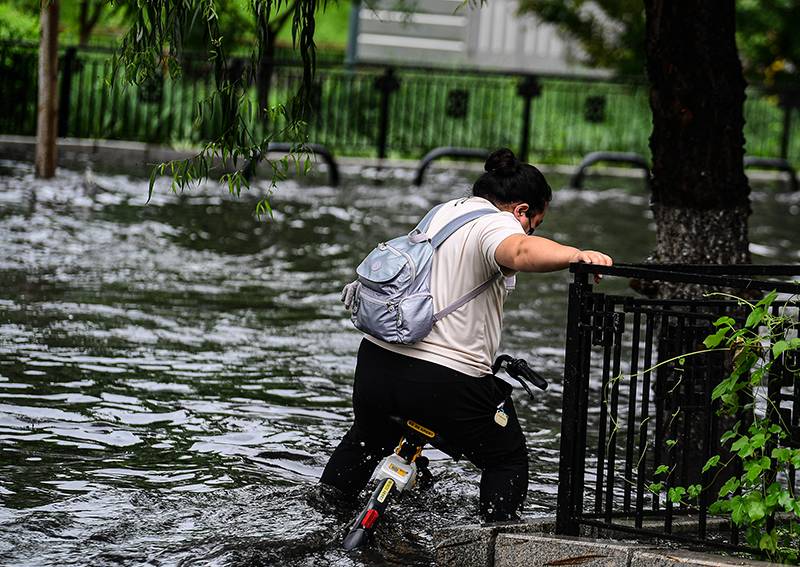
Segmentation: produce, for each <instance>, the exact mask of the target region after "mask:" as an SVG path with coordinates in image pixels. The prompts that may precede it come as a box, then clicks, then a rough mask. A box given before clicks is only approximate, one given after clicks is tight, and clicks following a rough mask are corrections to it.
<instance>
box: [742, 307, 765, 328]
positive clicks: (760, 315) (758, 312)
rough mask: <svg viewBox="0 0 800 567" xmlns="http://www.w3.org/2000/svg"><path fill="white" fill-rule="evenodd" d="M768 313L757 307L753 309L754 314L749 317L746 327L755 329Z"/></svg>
mask: <svg viewBox="0 0 800 567" xmlns="http://www.w3.org/2000/svg"><path fill="white" fill-rule="evenodd" d="M765 314H766V311H765V309H764V308H763V307H756V308H755V309H753V312H752V313H750V315H749V316H748V317H747V322H746V323H745V324H744V325H745V327H749V328H753V327H755V326H756V325H758V324H759V323H760V322H761V320H762V319H764V315H765Z"/></svg>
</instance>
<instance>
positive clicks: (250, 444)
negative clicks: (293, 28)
mask: <svg viewBox="0 0 800 567" xmlns="http://www.w3.org/2000/svg"><path fill="white" fill-rule="evenodd" d="M342 175H343V183H342V186H341V187H337V188H331V187H328V186H326V177H325V175H324V173H323V172H320V174H319V175H318V176H316V177H312V178H309V179H299V180H296V179H295V180H292V179H290V180H288V181H286V182H285V183H283V184H281V185H280V186H279V187H278V188H277V189H276V190H275V191H274V193H273V194H272V195H271V196H270V203H271V205H272V207H273V209H274V216H273V217H272V218H270V217H266V218H261V219H257V218H255V217H254V216H253V211H254V209H255V203H256V197H257V196H258V195H259V194H260V193H261V192H263V191H266V190H268V185H267V184H266V183H264V182H258V183H256V184H255V185H254V187H253V189H252V190H251V191H250V192H248V193H247V194H246V195H243V196H242V197H241V198H238V199H234V198H231V197H230V196H228V195H226V191H225V190H224V189H220V188H219V187H217V186H216V184H213V183H212V184H208V185H205V186H202V187H199V188H197V189H194V190H192V191H190V192H186V193H184V194H181V195H175V194H173V193H172V192H171V191H170V190H169V183H168V181H165V180H159V182H158V183H157V186H156V191H155V194H154V196H153V198H152V199H151V200H150V202H149V203H147V202H146V201H147V184H148V182H147V180H143V179H135V178H130V177H127V176H114V175H95V174H92V173H91V172H71V171H66V170H59V172H58V176H57V178H55V179H53V180H49V181H41V180H35V179H34V178H33V172H32V168H31V166H30V165H28V164H20V163H15V162H0V247H1V248H0V249H2V252H3V253H2V256H0V284H2V285H1V286H0V449H1V450H2V452H0V564H2V565H4V566H18V565H19V566H23V565H25V566H35V565H42V566H44V565H48V566H49V565H60V566H61V565H81V566H84V565H86V566H107V565H137V566H138V565H142V566H150V565H152V566H172V565H175V566H201V565H202V566H209V565H226V566H227V565H230V566H257V565H286V566H307V565H320V566H322V565H325V566H327V565H338V566H365V565H431V564H432V557H433V532H434V530H435V529H436V528H438V527H442V526H448V525H453V524H463V523H474V522H475V521H476V520H477V483H478V478H479V473H478V471H477V470H476V469H474V468H473V467H472V466H471V465H469V464H467V463H463V462H460V463H454V462H452V461H451V460H449V459H448V458H447V457H445V456H444V455H443V454H441V453H438V452H437V451H431V452H428V454H429V456H430V457H431V460H432V466H431V468H432V471H433V473H434V475H435V476H436V477H437V479H436V482H435V484H434V485H433V487H431V488H426V489H424V490H419V491H415V492H413V493H412V494H410V495H408V496H407V497H404V498H403V499H401V500H400V501H398V502H397V503H396V504H393V505H392V506H391V507H390V508H389V511H388V513H387V515H386V517H385V519H384V520H383V521H382V523H381V524H380V526H379V529H378V531H377V533H376V537H375V539H374V541H373V543H372V545H371V546H370V547H369V548H368V549H366V550H359V551H350V552H348V551H344V550H343V549H341V546H340V542H341V538H342V536H343V527H344V525H345V523H346V522H347V521H349V520H350V519H351V518H352V516H353V515H354V514H355V513H356V510H355V509H354V508H352V507H348V506H347V505H344V504H338V503H336V502H331V501H329V500H326V499H325V498H324V497H323V496H321V495H320V494H318V493H317V491H316V490H315V486H316V482H317V479H318V478H319V475H320V474H321V472H322V469H323V467H324V466H325V463H326V460H327V457H328V455H329V454H330V453H331V451H332V449H333V447H334V446H335V445H336V444H337V442H338V440H339V439H340V437H341V436H342V435H343V434H344V433H345V431H346V430H347V428H348V426H349V422H350V418H351V409H350V402H349V397H350V388H351V382H352V369H353V366H354V361H355V353H356V349H357V346H358V343H359V340H360V335H359V333H358V332H357V331H356V330H355V329H354V328H352V326H351V324H350V322H349V319H348V318H347V313H346V312H345V311H344V310H343V308H342V307H341V303H340V301H339V290H340V289H341V287H342V285H344V284H345V283H347V282H349V281H350V280H351V279H352V278H353V272H354V268H355V266H356V265H357V263H358V262H359V261H360V259H361V257H363V255H364V254H366V253H367V252H368V251H369V249H370V248H371V247H372V246H373V245H374V244H375V243H376V242H378V241H381V240H386V239H388V238H391V237H393V236H396V235H398V234H401V233H404V232H407V231H408V230H410V228H411V227H412V226H413V224H414V223H415V222H416V220H417V219H419V218H420V217H421V216H422V215H423V214H424V213H425V212H426V211H427V210H428V209H429V208H430V207H431V206H432V205H434V204H436V203H437V202H440V201H442V200H446V199H449V198H453V197H458V196H462V195H464V194H466V193H467V192H468V191H469V187H470V183H471V181H472V180H473V179H474V178H475V177H476V173H475V172H473V171H433V172H430V173H429V174H428V179H427V180H426V184H425V185H424V186H423V187H421V188H419V187H414V186H413V185H412V179H413V176H414V172H413V171H411V170H403V169H397V170H391V171H377V170H374V169H370V168H363V167H356V166H352V167H348V168H343V170H342ZM548 178H549V179H550V182H551V184H552V185H553V187H554V188H556V189H557V190H556V196H555V199H554V201H553V203H552V205H551V207H550V211H549V212H548V216H547V219H546V221H545V223H544V224H542V226H541V228H540V229H539V230H537V234H541V235H543V236H548V237H551V238H556V239H557V240H559V241H561V242H563V243H566V244H574V245H576V246H581V247H591V248H597V249H602V250H604V251H606V252H608V253H609V254H611V255H612V256H613V257H614V258H615V260H616V261H618V262H638V261H641V260H642V259H643V258H644V257H646V256H647V254H648V252H649V251H650V249H651V248H652V246H653V243H654V232H653V230H654V229H653V226H652V219H651V215H650V213H649V210H648V201H647V196H646V192H645V189H644V184H643V182H642V180H641V179H639V178H633V179H630V178H599V177H590V178H589V179H588V180H587V181H586V184H587V185H588V186H589V187H590V188H591V189H584V190H581V191H577V190H571V189H559V188H561V187H565V186H566V185H567V182H568V178H567V177H566V176H565V175H557V174H553V175H549V176H548ZM753 201H754V215H753V217H751V240H752V241H753V252H754V262H759V263H797V262H798V261H800V255H799V254H798V250H800V222H798V218H800V195H796V194H791V193H789V192H788V188H787V187H786V183H785V182H783V181H780V180H779V181H773V182H768V183H767V182H762V183H760V184H759V185H757V184H756V183H754V193H753ZM607 280H608V281H604V282H603V283H602V284H600V285H601V286H604V288H603V289H604V290H605V291H608V292H614V293H618V292H619V293H624V292H627V291H626V288H625V284H624V282H614V281H611V280H609V279H608V278H607ZM569 281H570V277H569V274H568V273H556V274H547V275H525V276H521V277H520V278H519V280H518V284H517V290H516V291H515V292H514V293H513V294H512V296H511V298H510V299H509V302H508V306H507V318H506V327H505V331H504V339H503V344H502V352H507V353H509V354H511V355H513V356H522V357H525V358H526V359H527V360H528V361H529V363H530V364H531V365H532V366H534V367H535V368H536V369H538V370H539V371H540V373H542V374H543V375H544V376H545V377H546V378H547V379H548V380H549V381H550V388H549V389H548V390H547V391H546V392H539V393H537V395H536V398H535V400H530V399H528V398H527V397H526V395H525V393H524V392H523V391H521V390H517V393H516V398H517V400H518V408H519V409H518V411H519V414H520V418H521V420H522V422H523V429H524V431H525V432H526V435H527V439H528V444H529V448H530V452H531V486H530V491H529V497H528V505H527V509H526V514H527V515H528V516H529V517H537V516H547V515H552V514H553V513H554V511H555V496H556V488H557V469H558V462H557V450H558V435H559V413H560V408H561V400H560V392H561V379H560V376H561V372H562V368H563V346H564V325H565V319H566V315H565V314H566V304H567V286H568V284H569Z"/></svg>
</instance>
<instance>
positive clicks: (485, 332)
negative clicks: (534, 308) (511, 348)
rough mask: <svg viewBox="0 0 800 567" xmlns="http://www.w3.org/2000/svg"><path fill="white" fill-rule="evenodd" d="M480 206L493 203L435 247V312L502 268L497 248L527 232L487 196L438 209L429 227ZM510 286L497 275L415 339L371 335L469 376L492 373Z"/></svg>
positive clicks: (392, 347)
mask: <svg viewBox="0 0 800 567" xmlns="http://www.w3.org/2000/svg"><path fill="white" fill-rule="evenodd" d="M477 209H493V210H495V211H497V213H496V214H490V215H484V216H482V217H480V218H478V219H477V220H474V221H472V222H470V223H469V224H467V225H466V226H463V227H461V228H460V229H459V230H457V231H456V232H455V233H453V234H452V235H451V236H450V238H448V239H447V240H446V241H445V242H444V243H443V244H442V245H441V246H440V247H439V248H438V250H437V251H436V253H435V255H434V260H433V267H432V273H431V293H433V298H434V310H435V311H436V312H438V311H440V310H441V309H444V308H445V307H447V306H448V305H450V304H452V303H453V302H455V301H456V300H458V299H459V298H460V297H462V296H463V295H465V294H467V293H469V292H470V291H471V290H473V289H474V288H476V287H478V286H479V285H481V284H482V283H484V282H485V281H486V280H488V279H489V278H490V277H492V275H494V274H496V273H497V272H499V271H500V265H499V264H498V263H497V260H496V259H495V251H496V250H497V247H498V246H499V245H500V243H501V242H502V241H503V240H505V239H506V238H508V237H509V236H512V235H514V234H524V231H523V230H522V226H521V225H520V223H519V221H517V220H516V219H515V218H514V215H513V214H511V213H510V212H500V211H499V209H497V207H495V206H494V205H493V204H492V203H490V202H489V201H487V200H486V199H483V198H480V197H470V198H468V199H458V200H454V201H450V202H448V203H446V204H445V205H444V207H442V209H441V210H440V211H438V212H437V213H436V215H435V216H434V217H433V220H432V221H431V226H430V228H429V230H428V233H429V234H434V233H435V232H436V231H437V230H439V229H440V228H442V227H443V226H444V225H445V224H447V223H448V222H449V221H451V220H452V219H454V218H456V217H457V216H460V215H462V214H464V213H466V212H469V211H472V210H477ZM509 287H512V286H510V285H508V283H507V280H506V278H505V277H501V278H500V279H498V280H497V281H496V282H494V284H493V285H492V286H490V287H489V289H487V290H486V291H484V292H483V293H481V294H480V295H478V296H477V297H476V298H474V299H473V300H472V301H470V302H469V303H467V304H466V305H463V306H462V307H460V308H459V309H457V310H456V311H453V312H452V313H450V314H449V315H447V316H446V317H445V318H443V319H442V320H441V321H439V322H438V323H436V324H435V325H434V327H433V331H431V333H430V334H429V335H428V336H427V337H425V338H424V339H423V340H422V341H420V342H418V343H416V344H413V345H407V346H405V345H395V344H389V343H385V342H383V341H380V340H378V339H375V338H374V337H371V336H366V338H367V339H368V340H370V341H372V342H374V343H376V344H378V345H380V346H382V347H384V348H387V349H389V350H392V351H394V352H398V353H401V354H404V355H406V356H411V357H414V358H419V359H422V360H427V361H429V362H434V363H436V364H440V365H442V366H446V367H448V368H452V369H453V370H457V371H458V372H462V373H464V374H467V375H470V376H476V377H477V376H485V375H486V374H490V373H491V367H492V361H493V359H494V355H495V352H496V351H497V348H498V346H499V344H500V332H501V330H502V326H503V303H504V302H505V300H506V298H507V297H508V293H509V289H508V288H509Z"/></svg>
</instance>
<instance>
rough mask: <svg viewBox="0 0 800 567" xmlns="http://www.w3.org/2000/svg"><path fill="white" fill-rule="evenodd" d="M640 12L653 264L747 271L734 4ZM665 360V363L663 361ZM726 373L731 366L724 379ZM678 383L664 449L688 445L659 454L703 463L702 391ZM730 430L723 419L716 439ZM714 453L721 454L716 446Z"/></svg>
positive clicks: (654, 5) (682, 2) (689, 0)
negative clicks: (698, 408)
mask: <svg viewBox="0 0 800 567" xmlns="http://www.w3.org/2000/svg"><path fill="white" fill-rule="evenodd" d="M644 4H645V15H646V22H647V24H646V26H647V30H646V32H647V33H646V40H645V50H646V53H647V74H648V77H649V79H650V106H651V108H652V111H653V133H652V135H651V137H650V149H651V151H652V155H653V171H652V174H653V178H652V200H651V207H652V210H653V214H654V217H655V222H656V248H655V250H653V252H652V254H651V258H650V259H649V261H652V262H659V263H686V264H744V263H749V262H750V252H749V240H748V237H747V219H748V216H749V215H750V187H749V185H748V182H747V177H746V176H745V174H744V133H743V130H744V116H743V107H744V99H745V86H746V83H745V80H744V77H743V74H742V66H741V62H740V61H739V57H738V52H737V49H736V43H735V36H734V34H735V5H734V0H645V1H644ZM639 291H642V292H643V293H645V294H647V295H649V296H651V297H656V298H659V299H669V298H680V299H701V298H702V297H703V295H704V294H706V293H708V292H710V291H720V290H714V289H711V288H709V287H707V286H698V285H687V284H666V283H656V284H652V285H650V286H649V287H648V289H641V288H640V289H639ZM724 291H729V292H733V293H737V291H736V290H724ZM738 293H739V294H740V295H743V294H744V293H745V292H738ZM701 310H702V308H701ZM729 315H731V316H734V315H736V314H734V313H729ZM695 348H696V347H695V345H691V346H687V349H688V350H693V349H695ZM663 354H664V353H659V358H660V359H661V356H662V355H663ZM730 370H731V366H730V363H729V362H728V363H727V364H726V365H725V368H724V370H723V372H729V371H730ZM676 376H677V378H676V380H677V383H680V381H681V380H683V381H684V384H683V386H682V387H683V388H684V391H685V394H684V395H683V398H682V399H680V400H679V401H678V402H677V404H678V406H679V407H680V408H682V410H681V412H680V415H679V416H678V417H675V416H673V415H672V413H671V410H670V407H669V406H665V408H664V409H663V414H662V415H660V416H659V418H660V419H661V420H662V424H663V427H664V432H665V439H667V438H670V437H672V438H678V435H679V433H678V431H679V430H688V433H689V435H688V439H686V441H685V445H683V443H681V444H679V445H676V446H675V447H672V448H671V449H670V448H668V447H666V446H665V447H664V448H663V451H664V452H665V453H664V454H666V451H670V450H672V451H679V452H680V453H682V455H683V458H684V459H686V460H688V461H689V463H691V462H692V461H694V460H698V459H700V460H702V459H701V456H702V454H703V451H702V447H703V436H702V433H701V432H702V431H703V430H704V429H703V423H702V420H703V418H702V414H701V413H693V412H691V411H689V409H690V406H691V398H692V396H693V395H696V394H697V393H698V392H700V393H702V392H701V390H702V388H704V387H705V386H704V385H703V383H702V382H700V383H694V381H693V380H691V379H689V374H686V373H684V372H683V369H679V370H678V373H677V374H676ZM701 397H702V396H701ZM730 425H731V424H730V423H726V422H725V420H724V419H723V421H722V423H721V424H720V431H724V430H725V429H726V428H727V427H730ZM711 442H712V445H713V443H714V440H711ZM711 451H712V452H711V454H712V455H713V454H717V453H722V454H724V450H723V449H722V448H721V447H720V446H719V445H716V446H712V449H711ZM723 460H724V459H723ZM693 464H694V465H695V466H691V464H690V466H689V468H688V469H687V470H694V471H696V472H692V473H687V475H686V476H685V477H684V478H683V481H685V482H687V483H688V484H692V483H696V482H700V481H701V478H702V475H701V473H700V472H699V471H700V468H701V466H702V464H703V463H702V462H696V463H693ZM723 477H725V475H724V474H723V475H721V476H720V478H723ZM723 481H724V479H723ZM670 482H678V483H680V482H681V479H673V480H672V481H670Z"/></svg>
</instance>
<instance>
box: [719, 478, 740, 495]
mask: <svg viewBox="0 0 800 567" xmlns="http://www.w3.org/2000/svg"><path fill="white" fill-rule="evenodd" d="M739 486H740V483H739V479H738V478H735V477H731V478H729V479H728V482H726V483H725V484H724V485H723V487H722V488H720V489H719V497H720V498H724V497H725V496H727V495H728V494H730V493H732V492H736V490H738V488H739Z"/></svg>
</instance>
